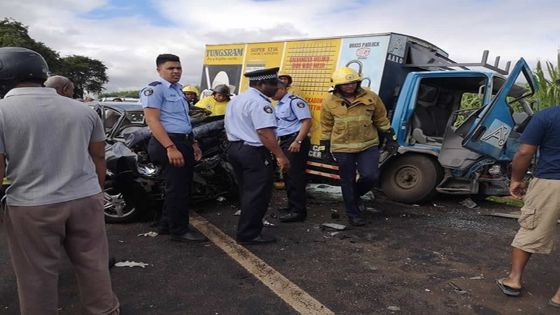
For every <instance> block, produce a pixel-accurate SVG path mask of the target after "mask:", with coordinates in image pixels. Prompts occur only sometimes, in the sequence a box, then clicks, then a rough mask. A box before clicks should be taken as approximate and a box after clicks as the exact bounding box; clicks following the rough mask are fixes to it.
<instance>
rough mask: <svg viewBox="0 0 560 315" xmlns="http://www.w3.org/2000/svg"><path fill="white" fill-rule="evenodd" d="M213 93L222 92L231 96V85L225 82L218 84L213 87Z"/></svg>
mask: <svg viewBox="0 0 560 315" xmlns="http://www.w3.org/2000/svg"><path fill="white" fill-rule="evenodd" d="M212 92H213V93H222V94H224V95H226V96H229V86H227V85H225V84H220V85H216V87H215V88H213V89H212Z"/></svg>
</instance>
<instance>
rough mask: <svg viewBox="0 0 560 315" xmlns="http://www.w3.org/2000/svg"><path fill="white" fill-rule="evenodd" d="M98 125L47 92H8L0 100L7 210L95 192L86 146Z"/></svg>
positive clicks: (96, 138) (87, 112) (72, 103)
mask: <svg viewBox="0 0 560 315" xmlns="http://www.w3.org/2000/svg"><path fill="white" fill-rule="evenodd" d="M104 140H105V134H104V130H103V123H102V122H101V119H100V118H99V116H98V115H97V113H96V112H95V111H94V110H92V109H91V108H89V107H88V106H87V105H85V104H84V103H81V102H78V101H76V100H72V99H70V98H67V97H63V96H60V95H58V94H56V91H55V90H54V89H51V88H40V87H33V88H31V87H29V88H15V89H12V90H11V91H10V92H8V94H6V96H5V98H4V99H2V100H0V153H2V154H4V155H5V157H6V160H7V163H6V176H7V177H8V179H9V180H10V186H9V187H8V189H7V190H6V195H7V203H8V205H11V206H40V205H47V204H53V203H60V202H65V201H70V200H75V199H80V198H85V197H88V196H93V195H95V194H98V193H100V192H101V187H100V186H99V180H98V178H97V173H96V172H95V165H94V164H93V160H92V158H91V156H90V154H89V145H90V144H91V143H95V142H102V141H104Z"/></svg>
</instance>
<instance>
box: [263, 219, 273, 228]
mask: <svg viewBox="0 0 560 315" xmlns="http://www.w3.org/2000/svg"><path fill="white" fill-rule="evenodd" d="M262 222H263V225H264V226H266V227H276V224H274V223H272V222H270V221H268V220H267V219H263V221H262Z"/></svg>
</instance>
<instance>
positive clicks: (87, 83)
mask: <svg viewBox="0 0 560 315" xmlns="http://www.w3.org/2000/svg"><path fill="white" fill-rule="evenodd" d="M62 62H63V64H64V69H63V71H62V73H63V75H64V76H66V77H68V78H69V79H70V80H72V82H74V85H75V87H76V88H75V91H74V93H75V95H76V96H77V97H79V98H83V96H84V90H85V91H88V92H91V93H100V92H101V91H102V90H103V84H105V83H107V82H108V81H109V79H108V78H107V74H106V71H107V67H106V66H105V65H104V64H103V63H102V62H101V61H99V60H95V59H91V58H88V57H84V56H77V55H72V56H68V57H64V58H62Z"/></svg>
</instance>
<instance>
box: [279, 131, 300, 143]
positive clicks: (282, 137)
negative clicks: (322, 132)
mask: <svg viewBox="0 0 560 315" xmlns="http://www.w3.org/2000/svg"><path fill="white" fill-rule="evenodd" d="M298 133H299V132H294V133H290V134H289V135H284V136H280V137H278V139H280V141H284V140H287V139H290V138H291V137H295V136H297V134H298Z"/></svg>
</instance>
